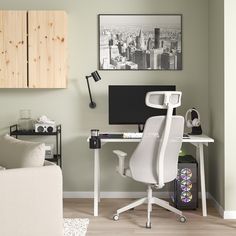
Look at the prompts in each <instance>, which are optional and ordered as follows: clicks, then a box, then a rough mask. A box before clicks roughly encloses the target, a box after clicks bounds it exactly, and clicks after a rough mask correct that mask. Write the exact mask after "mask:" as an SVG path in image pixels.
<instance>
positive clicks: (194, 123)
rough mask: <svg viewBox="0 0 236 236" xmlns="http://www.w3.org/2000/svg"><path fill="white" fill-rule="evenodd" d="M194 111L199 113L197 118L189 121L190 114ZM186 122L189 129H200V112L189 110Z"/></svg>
mask: <svg viewBox="0 0 236 236" xmlns="http://www.w3.org/2000/svg"><path fill="white" fill-rule="evenodd" d="M193 111H194V112H196V113H197V118H194V119H193V120H192V119H190V120H189V119H188V114H189V113H192V112H193ZM185 122H186V125H187V127H188V128H192V127H199V126H200V125H201V122H200V114H199V112H198V111H197V110H196V109H194V108H191V109H189V110H187V112H186V115H185Z"/></svg>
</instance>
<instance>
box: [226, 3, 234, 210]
mask: <svg viewBox="0 0 236 236" xmlns="http://www.w3.org/2000/svg"><path fill="white" fill-rule="evenodd" d="M235 12H236V1H234V0H225V10H224V14H225V23H224V26H225V37H224V40H225V53H224V55H225V73H224V75H225V88H224V93H225V96H224V97H225V99H224V100H225V101H224V106H225V210H227V211H236V201H235V196H236V178H235V170H236V158H235V157H236V154H235V143H236V127H235V125H234V122H235V117H236V110H235V100H236V99H235V90H236V82H235V78H236V70H235V55H236V47H235V42H236V29H235V22H236V15H235Z"/></svg>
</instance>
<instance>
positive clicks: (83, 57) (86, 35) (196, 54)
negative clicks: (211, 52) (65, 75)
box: [0, 0, 208, 191]
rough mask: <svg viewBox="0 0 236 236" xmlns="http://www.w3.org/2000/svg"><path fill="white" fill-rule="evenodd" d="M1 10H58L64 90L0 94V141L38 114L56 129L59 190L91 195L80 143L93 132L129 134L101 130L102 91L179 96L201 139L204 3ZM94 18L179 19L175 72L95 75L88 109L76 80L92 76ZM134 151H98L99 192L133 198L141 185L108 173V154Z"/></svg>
mask: <svg viewBox="0 0 236 236" xmlns="http://www.w3.org/2000/svg"><path fill="white" fill-rule="evenodd" d="M0 7H1V8H2V9H64V10H66V11H67V12H68V18H69V68H70V72H69V87H68V89H64V90H25V89H1V90H0V107H1V112H0V133H5V132H7V131H8V127H9V125H10V124H12V123H14V122H15V120H16V119H17V117H18V111H19V109H22V108H29V109H31V110H32V113H33V115H34V116H38V115H40V114H46V115H48V116H49V117H51V118H54V119H55V120H56V121H57V122H58V123H61V124H62V125H63V154H64V167H63V174H64V189H65V190H66V191H91V190H92V185H93V179H92V178H93V153H92V152H91V151H90V150H89V149H88V145H87V143H86V137H85V136H86V135H87V134H88V132H89V130H90V129H91V128H99V129H100V130H126V129H127V128H129V129H136V127H135V126H129V127H125V126H123V127H122V126H109V125H108V115H107V112H108V106H107V105H108V101H107V88H108V85H110V84H176V85H177V88H178V89H179V90H181V91H182V92H183V100H182V107H181V108H180V109H178V112H179V113H181V114H185V112H186V110H187V109H188V108H190V107H192V106H195V107H197V108H199V111H200V113H201V121H202V126H203V130H204V132H206V133H207V132H208V24H207V22H208V1H206V0H128V1H127V0H119V1H115V0H77V1H75V0H64V1H62V0H41V1H38V0H37V1H36V0H21V1H17V0H0ZM99 13H135V14H137V13H142V14H145V13H181V14H183V70H182V71H176V72H175V71H131V72H126V71H116V72H115V71H114V72H112V71H101V72H100V75H101V77H102V81H100V82H98V83H96V84H95V83H92V82H91V86H92V90H93V95H94V100H95V101H96V102H97V105H98V107H97V108H96V109H95V110H91V109H89V108H88V93H87V88H86V83H85V79H84V76H85V75H87V74H89V73H90V72H91V71H93V70H95V69H97V61H98V46H97V42H98V22H97V15H98V14H99ZM134 147H135V146H134V145H128V144H125V145H119V146H117V145H106V146H104V148H103V150H102V151H101V155H102V161H101V168H102V169H101V171H102V176H101V179H102V186H101V188H102V190H103V191H105V190H106V191H109V190H110V191H112V190H114V191H140V190H143V189H144V188H143V185H142V184H138V183H135V182H134V181H132V180H128V179H123V178H121V177H120V176H118V174H117V173H116V172H115V170H114V169H115V162H114V159H115V157H114V156H113V155H112V154H111V151H112V149H114V148H120V149H123V150H126V151H128V153H129V154H130V153H131V152H132V150H133V148H134Z"/></svg>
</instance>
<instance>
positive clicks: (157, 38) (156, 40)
mask: <svg viewBox="0 0 236 236" xmlns="http://www.w3.org/2000/svg"><path fill="white" fill-rule="evenodd" d="M159 47H160V28H155V29H154V48H159Z"/></svg>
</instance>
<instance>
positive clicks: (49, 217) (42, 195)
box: [0, 161, 63, 236]
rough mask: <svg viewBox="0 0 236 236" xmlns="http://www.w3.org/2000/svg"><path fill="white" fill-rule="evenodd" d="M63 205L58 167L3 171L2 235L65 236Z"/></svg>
mask: <svg viewBox="0 0 236 236" xmlns="http://www.w3.org/2000/svg"><path fill="white" fill-rule="evenodd" d="M0 165H1V163H0ZM62 206H63V204H62V173H61V169H60V167H58V166H57V165H55V164H53V163H50V162H47V161H45V164H44V166H41V167H27V168H15V169H6V170H2V171H0V235H1V236H62V235H63V207H62Z"/></svg>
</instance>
